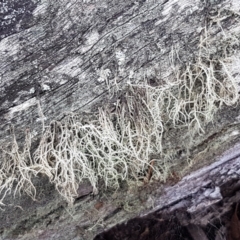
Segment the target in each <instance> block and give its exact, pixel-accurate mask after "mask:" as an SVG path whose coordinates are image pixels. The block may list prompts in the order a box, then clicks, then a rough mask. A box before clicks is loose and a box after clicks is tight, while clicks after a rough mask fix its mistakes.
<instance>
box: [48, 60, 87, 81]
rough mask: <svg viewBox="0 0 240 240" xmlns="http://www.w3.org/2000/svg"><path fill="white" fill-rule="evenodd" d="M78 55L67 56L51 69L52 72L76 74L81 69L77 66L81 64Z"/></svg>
mask: <svg viewBox="0 0 240 240" xmlns="http://www.w3.org/2000/svg"><path fill="white" fill-rule="evenodd" d="M82 62H83V61H82V59H81V58H80V57H72V58H68V59H66V60H65V61H63V62H61V63H60V64H59V65H57V66H56V67H54V68H53V69H52V72H55V73H58V74H67V75H69V76H70V77H75V76H77V75H78V74H79V73H80V72H81V71H82V70H81V68H80V67H79V66H80V65H81V64H82Z"/></svg>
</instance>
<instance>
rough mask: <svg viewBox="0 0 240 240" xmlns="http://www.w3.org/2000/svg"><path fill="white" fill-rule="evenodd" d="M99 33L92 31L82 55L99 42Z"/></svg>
mask: <svg viewBox="0 0 240 240" xmlns="http://www.w3.org/2000/svg"><path fill="white" fill-rule="evenodd" d="M99 37H100V35H99V33H98V32H97V31H92V32H90V33H89V34H88V35H87V36H86V39H87V40H86V42H85V44H84V46H83V47H82V48H81V53H85V52H87V51H88V50H89V49H90V48H91V47H92V46H93V45H94V44H95V43H97V41H98V40H99Z"/></svg>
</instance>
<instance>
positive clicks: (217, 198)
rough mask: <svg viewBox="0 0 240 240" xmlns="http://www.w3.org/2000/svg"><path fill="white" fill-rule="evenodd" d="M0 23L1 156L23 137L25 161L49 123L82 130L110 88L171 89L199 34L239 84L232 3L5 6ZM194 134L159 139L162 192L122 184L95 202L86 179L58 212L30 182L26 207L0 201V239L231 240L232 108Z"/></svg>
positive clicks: (18, 0) (157, 187) (171, 133)
mask: <svg viewBox="0 0 240 240" xmlns="http://www.w3.org/2000/svg"><path fill="white" fill-rule="evenodd" d="M0 19H1V20H0V23H1V24H0V55H1V59H0V92H1V94H0V113H1V114H0V145H1V147H2V148H4V147H5V146H6V147H8V146H11V144H12V142H13V136H15V137H16V141H17V142H18V144H19V148H20V149H22V148H23V144H24V139H25V137H26V132H27V133H28V132H31V135H32V145H31V154H33V153H34V151H35V150H36V149H37V148H38V145H39V142H40V139H41V137H42V134H43V132H44V126H49V125H50V123H51V121H53V120H57V121H59V122H61V121H62V120H63V119H64V118H65V117H66V116H68V115H70V114H72V113H75V114H80V115H81V116H82V117H83V118H85V119H87V120H86V121H88V120H89V119H91V118H94V117H95V115H96V113H97V110H98V108H100V107H103V106H104V105H106V102H108V103H109V104H110V105H111V106H114V103H116V102H117V100H119V99H117V97H118V96H116V95H114V96H113V97H112V95H111V93H112V92H111V91H112V89H113V88H114V87H116V83H117V86H118V87H119V88H120V89H121V90H122V91H123V92H124V89H125V86H126V85H127V83H128V82H131V83H138V82H139V81H140V80H143V79H144V80H146V81H147V82H149V83H150V85H151V86H159V85H161V84H164V83H165V82H166V81H168V80H169V81H171V80H172V79H174V76H175V71H174V69H173V68H172V66H173V65H174V66H175V68H176V69H181V68H182V67H184V66H186V65H187V64H189V63H193V64H194V63H195V62H196V59H197V56H198V52H199V46H200V45H201V43H202V42H204V36H205V35H204V34H203V32H204V31H205V29H206V28H208V30H209V33H208V36H209V38H210V41H212V42H214V43H215V42H216V44H215V45H214V46H211V49H210V50H209V52H210V54H211V56H213V59H215V58H216V59H218V57H219V58H220V57H221V56H222V55H223V54H227V56H228V58H227V61H228V64H227V63H226V66H227V67H228V73H230V74H231V76H232V77H233V78H234V81H236V82H237V83H238V84H239V83H240V70H239V61H240V52H239V49H240V37H239V36H240V34H239V32H240V28H239V24H240V23H239V21H240V4H239V1H238V0H229V1H228V0H226V1H224V0H212V1H211V0H206V1H201V0H197V1H194V2H193V1H186V0H179V1H172V0H158V1H156V0H138V1H133V0H128V1H115V0H111V1H109V0H102V1H97V0H96V1H94V0H74V1H70V2H69V1H67V0H42V1H40V0H28V1H24V0H11V1H10V0H8V1H3V2H2V3H0ZM201 41H202V42H201ZM217 70H218V69H216V71H217ZM166 79H168V80H166ZM43 124H44V126H43ZM203 128H204V129H203V130H204V132H202V133H201V134H196V135H194V139H191V140H189V139H187V140H186V139H185V136H186V133H187V132H188V128H187V127H186V128H182V129H181V130H176V129H174V128H173V127H172V128H169V130H168V132H167V133H165V134H164V136H163V141H164V145H163V151H165V152H168V153H171V154H172V156H173V160H174V161H173V162H174V164H173V165H174V166H173V167H172V169H171V171H172V172H171V175H170V176H168V177H166V179H165V180H166V181H165V182H160V181H157V180H154V179H152V181H150V182H149V183H145V184H143V185H142V186H140V187H136V186H135V187H133V186H131V185H127V184H126V183H125V182H123V183H121V188H120V189H118V190H117V191H115V190H112V189H106V188H105V186H104V184H103V183H100V184H99V186H100V187H99V191H98V194H97V195H96V194H93V188H92V186H91V184H90V183H89V182H87V181H86V182H82V183H81V184H80V185H79V187H78V196H77V197H76V198H75V201H74V203H73V205H72V206H68V204H67V203H66V201H65V200H64V199H63V198H62V197H60V195H59V193H58V192H57V191H56V187H55V186H54V185H53V184H51V183H50V182H49V179H48V177H47V176H44V175H43V174H39V175H37V176H36V177H35V178H34V179H33V184H34V185H35V186H36V189H37V193H36V200H35V201H33V200H32V199H31V198H30V197H29V196H27V195H26V194H25V193H22V195H21V196H20V195H18V194H16V195H15V196H14V193H11V194H7V195H6V197H5V199H4V203H5V204H6V206H4V207H3V211H2V212H1V213H0V226H1V227H0V237H1V239H4V240H5V239H6V240H7V239H75V240H77V239H193V240H197V239H215V240H218V239H235V238H234V237H235V236H236V234H235V235H234V233H233V232H234V230H235V228H236V227H234V226H235V225H234V224H235V223H233V221H231V217H232V216H235V218H236V219H237V220H236V221H238V217H237V216H238V215H239V213H238V211H236V214H235V215H234V209H235V203H236V202H238V201H239V194H240V193H239V189H240V182H239V174H240V171H239V169H240V168H239V165H240V157H239V156H240V151H239V149H240V145H239V136H240V108H239V105H238V104H235V105H233V106H226V105H225V104H222V106H221V108H220V110H219V111H218V112H216V114H215V115H214V119H213V120H212V122H207V123H206V124H205V125H204V126H203ZM9 144H10V145H9ZM1 158H2V157H1ZM175 163H177V164H175ZM150 178H151V176H150V175H149V179H148V180H151V179H150ZM0 181H1V179H0ZM16 184H17V182H15V185H16ZM0 187H1V185H0ZM13 187H14V186H13ZM1 197H2V196H1ZM116 224H119V225H116ZM237 224H238V223H237ZM109 229H110V230H109ZM159 229H161V230H159Z"/></svg>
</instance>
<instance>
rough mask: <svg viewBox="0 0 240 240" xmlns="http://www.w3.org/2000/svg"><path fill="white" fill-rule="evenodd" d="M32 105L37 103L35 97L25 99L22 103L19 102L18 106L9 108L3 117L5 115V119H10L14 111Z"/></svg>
mask: <svg viewBox="0 0 240 240" xmlns="http://www.w3.org/2000/svg"><path fill="white" fill-rule="evenodd" d="M33 105H37V99H36V98H35V97H34V98H31V99H29V100H27V101H26V102H24V103H22V104H19V105H18V106H15V107H12V108H9V111H8V113H6V114H5V115H4V117H5V119H8V120H10V119H12V118H13V116H14V113H16V112H20V111H24V110H27V109H28V108H29V107H31V106H33Z"/></svg>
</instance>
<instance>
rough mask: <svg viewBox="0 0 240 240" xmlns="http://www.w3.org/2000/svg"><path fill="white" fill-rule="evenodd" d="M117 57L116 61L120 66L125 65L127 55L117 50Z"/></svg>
mask: <svg viewBox="0 0 240 240" xmlns="http://www.w3.org/2000/svg"><path fill="white" fill-rule="evenodd" d="M115 56H116V59H117V60H118V64H119V65H120V66H122V65H124V63H125V59H126V55H125V53H124V52H123V51H121V50H117V51H116V53H115Z"/></svg>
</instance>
